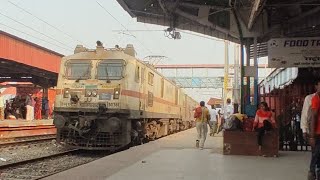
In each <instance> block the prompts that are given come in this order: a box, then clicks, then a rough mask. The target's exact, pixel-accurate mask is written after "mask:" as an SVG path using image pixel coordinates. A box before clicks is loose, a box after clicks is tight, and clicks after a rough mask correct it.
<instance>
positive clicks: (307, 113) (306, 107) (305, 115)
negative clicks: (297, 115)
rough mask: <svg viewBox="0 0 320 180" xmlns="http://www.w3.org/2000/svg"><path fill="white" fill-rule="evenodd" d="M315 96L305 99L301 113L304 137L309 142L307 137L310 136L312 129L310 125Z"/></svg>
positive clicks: (310, 95)
mask: <svg viewBox="0 0 320 180" xmlns="http://www.w3.org/2000/svg"><path fill="white" fill-rule="evenodd" d="M314 95H315V93H313V94H309V95H307V96H306V97H305V98H304V102H303V107H302V111H301V122H300V123H301V129H302V132H303V137H304V139H305V140H307V136H308V134H309V128H310V127H309V125H310V121H311V116H312V109H311V99H312V97H313V96H314Z"/></svg>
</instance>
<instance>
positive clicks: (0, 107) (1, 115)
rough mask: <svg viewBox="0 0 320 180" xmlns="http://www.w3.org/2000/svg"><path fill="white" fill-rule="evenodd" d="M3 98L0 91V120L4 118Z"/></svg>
mask: <svg viewBox="0 0 320 180" xmlns="http://www.w3.org/2000/svg"><path fill="white" fill-rule="evenodd" d="M4 107H5V105H4V99H3V96H2V94H1V92H0V120H4Z"/></svg>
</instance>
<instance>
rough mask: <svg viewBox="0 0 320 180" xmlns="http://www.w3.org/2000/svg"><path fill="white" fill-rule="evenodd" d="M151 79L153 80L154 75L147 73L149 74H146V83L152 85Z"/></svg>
mask: <svg viewBox="0 0 320 180" xmlns="http://www.w3.org/2000/svg"><path fill="white" fill-rule="evenodd" d="M153 78H154V74H153V73H151V72H149V74H148V83H149V84H150V85H153Z"/></svg>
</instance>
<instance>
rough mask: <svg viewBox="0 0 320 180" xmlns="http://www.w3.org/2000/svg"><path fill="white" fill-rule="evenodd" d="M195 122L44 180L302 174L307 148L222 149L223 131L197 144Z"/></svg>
mask: <svg viewBox="0 0 320 180" xmlns="http://www.w3.org/2000/svg"><path fill="white" fill-rule="evenodd" d="M195 137H196V130H195V128H193V129H190V130H186V131H183V132H180V133H177V134H174V135H170V136H167V137H164V138H161V139H159V140H157V141H153V142H149V143H147V144H144V145H140V146H136V147H132V148H130V149H128V150H125V151H122V152H119V153H115V154H112V155H109V156H107V157H104V158H102V159H99V160H97V161H93V162H91V163H88V164H85V165H82V166H78V167H76V168H73V169H70V170H68V171H64V172H62V173H59V174H56V175H53V176H50V177H47V178H45V179H46V180H56V179H61V180H63V179H66V180H87V179H98V180H100V179H101V180H104V179H107V180H126V179H131V180H144V179H145V180H149V179H152V180H163V179H165V180H171V179H172V180H176V179H184V180H194V179H201V180H209V179H210V180H212V179H215V180H284V179H290V180H302V179H306V176H307V172H308V165H309V160H310V152H280V155H279V157H278V158H273V157H272V158H265V157H257V156H232V155H223V154H222V153H223V151H222V147H223V146H222V143H223V141H222V137H221V135H220V136H215V137H210V136H208V137H207V141H206V143H205V148H204V150H200V149H196V148H194V146H195Z"/></svg>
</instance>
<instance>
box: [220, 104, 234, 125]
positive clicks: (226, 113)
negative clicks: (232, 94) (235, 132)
mask: <svg viewBox="0 0 320 180" xmlns="http://www.w3.org/2000/svg"><path fill="white" fill-rule="evenodd" d="M233 111H234V110H233V106H232V104H231V99H230V98H228V99H227V105H226V106H225V107H224V109H223V118H222V119H221V123H222V127H223V128H224V129H229V128H230V127H229V126H230V124H231V123H230V121H231V115H232V114H233Z"/></svg>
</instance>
